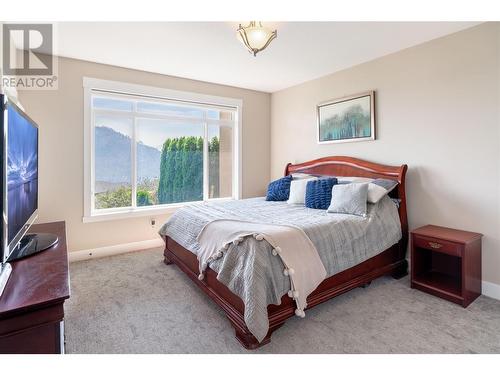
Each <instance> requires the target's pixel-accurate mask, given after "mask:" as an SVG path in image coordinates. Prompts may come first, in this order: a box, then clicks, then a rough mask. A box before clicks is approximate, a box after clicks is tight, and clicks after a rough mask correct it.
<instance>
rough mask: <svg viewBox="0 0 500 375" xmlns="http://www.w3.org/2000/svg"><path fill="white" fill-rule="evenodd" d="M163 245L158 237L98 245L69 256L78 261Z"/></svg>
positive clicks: (70, 253)
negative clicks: (111, 244)
mask: <svg viewBox="0 0 500 375" xmlns="http://www.w3.org/2000/svg"><path fill="white" fill-rule="evenodd" d="M163 245H164V242H163V240H162V239H161V238H157V239H154V240H145V241H138V242H129V243H124V244H119V245H113V246H104V247H98V248H95V249H87V250H79V251H71V252H69V253H68V257H69V261H70V262H78V261H81V260H87V259H95V258H102V257H108V256H111V255H117V254H124V253H130V252H132V251H138V250H145V249H151V248H153V247H162V246H163Z"/></svg>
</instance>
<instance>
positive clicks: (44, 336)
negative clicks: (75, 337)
mask: <svg viewBox="0 0 500 375" xmlns="http://www.w3.org/2000/svg"><path fill="white" fill-rule="evenodd" d="M30 232H40V233H42V232H45V233H54V234H57V236H58V237H59V242H58V243H57V244H56V245H54V246H52V247H51V248H49V249H47V250H45V251H42V252H40V253H38V254H35V255H32V256H30V257H27V258H24V259H20V260H18V261H14V262H12V263H11V265H12V274H11V275H10V279H9V281H8V283H7V285H6V287H5V290H4V292H3V294H2V296H1V297H0V353H64V322H63V319H64V301H65V300H66V299H68V298H69V270H68V254H67V248H66V226H65V223H64V222H63V221H60V222H55V223H48V224H36V225H33V226H32V228H31V229H30Z"/></svg>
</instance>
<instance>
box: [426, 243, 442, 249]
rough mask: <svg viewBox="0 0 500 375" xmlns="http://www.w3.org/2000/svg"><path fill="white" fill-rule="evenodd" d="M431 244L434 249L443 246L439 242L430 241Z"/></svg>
mask: <svg viewBox="0 0 500 375" xmlns="http://www.w3.org/2000/svg"><path fill="white" fill-rule="evenodd" d="M429 246H430V247H432V248H433V249H440V248H442V247H443V245H441V244H440V243H437V242H429Z"/></svg>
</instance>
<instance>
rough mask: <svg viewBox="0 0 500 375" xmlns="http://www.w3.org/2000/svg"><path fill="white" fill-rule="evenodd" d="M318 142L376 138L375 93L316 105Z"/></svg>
mask: <svg viewBox="0 0 500 375" xmlns="http://www.w3.org/2000/svg"><path fill="white" fill-rule="evenodd" d="M317 115H318V143H339V142H356V141H372V140H374V139H375V91H368V92H364V93H361V94H357V95H351V96H347V97H344V98H339V99H335V100H329V101H328V102H324V103H321V104H319V105H318V107H317Z"/></svg>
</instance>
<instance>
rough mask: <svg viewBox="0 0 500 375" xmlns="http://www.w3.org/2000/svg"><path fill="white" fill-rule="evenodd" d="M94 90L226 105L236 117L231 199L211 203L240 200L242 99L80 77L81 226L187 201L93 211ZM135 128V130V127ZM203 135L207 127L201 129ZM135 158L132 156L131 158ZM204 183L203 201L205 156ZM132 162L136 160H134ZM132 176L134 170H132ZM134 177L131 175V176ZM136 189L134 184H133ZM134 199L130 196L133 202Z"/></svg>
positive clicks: (157, 210) (167, 210) (171, 208)
mask: <svg viewBox="0 0 500 375" xmlns="http://www.w3.org/2000/svg"><path fill="white" fill-rule="evenodd" d="M94 91H102V92H104V93H106V94H110V95H113V94H116V95H120V94H121V95H123V94H128V95H134V96H144V97H145V98H147V99H148V100H150V99H155V98H156V99H158V100H174V101H175V100H176V101H182V102H184V103H186V102H189V103H193V105H197V106H203V105H205V106H219V107H220V106H225V107H231V108H232V109H234V110H235V116H234V117H235V118H234V122H235V123H234V124H233V127H232V129H233V163H232V176H233V181H232V193H233V194H232V197H229V198H214V199H210V201H214V200H227V199H241V180H242V177H241V162H242V160H241V126H242V110H243V100H241V99H237V98H226V97H221V96H213V95H205V94H198V93H193V92H186V91H177V90H170V89H165V88H160V87H154V86H143V85H137V84H132V83H124V82H117V81H109V80H103V79H97V78H89V77H83V108H84V111H83V117H84V119H83V121H84V134H83V139H84V157H83V170H84V199H83V205H84V207H83V218H82V221H83V222H84V223H87V222H96V221H106V220H118V219H128V218H132V217H140V216H152V215H162V214H169V213H172V212H174V211H175V210H176V209H178V208H179V207H182V206H184V205H185V204H187V203H189V202H183V203H173V204H164V205H157V206H145V207H130V208H117V209H105V210H95V209H94V183H93V181H94V170H93V166H94V146H95V145H94V126H93V118H92V116H93V112H92V94H93V92H94ZM202 121H205V123H207V122H210V120H208V119H204V120H203V119H202ZM134 128H135V127H134ZM204 128H205V132H206V129H207V126H205V127H204ZM206 136H207V134H205V137H204V139H205V140H204V148H207V147H208V142H207V139H206ZM132 149H133V150H134V149H135V147H133V148H132ZM132 158H135V155H132ZM203 159H204V165H203V168H204V174H203V175H204V181H203V184H204V186H203V200H204V201H206V200H208V196H207V192H208V189H207V185H208V180H207V176H208V174H207V167H208V160H205V159H206V158H205V157H204V158H203ZM133 163H135V161H133ZM132 171H133V172H132V173H133V174H134V172H135V168H132ZM131 177H132V178H135V176H134V175H132V176H131ZM132 186H135V184H132ZM134 198H136V197H135V196H134V194H132V199H134Z"/></svg>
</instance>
